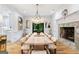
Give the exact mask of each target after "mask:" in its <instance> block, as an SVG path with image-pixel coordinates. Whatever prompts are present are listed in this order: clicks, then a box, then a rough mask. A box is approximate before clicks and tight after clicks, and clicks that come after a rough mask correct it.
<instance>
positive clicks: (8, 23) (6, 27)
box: [0, 5, 23, 42]
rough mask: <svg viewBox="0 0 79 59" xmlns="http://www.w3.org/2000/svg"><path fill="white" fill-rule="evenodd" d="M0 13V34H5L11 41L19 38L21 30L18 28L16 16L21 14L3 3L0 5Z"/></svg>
mask: <svg viewBox="0 0 79 59" xmlns="http://www.w3.org/2000/svg"><path fill="white" fill-rule="evenodd" d="M0 15H1V16H2V19H0V21H1V20H2V22H1V23H0V34H1V35H7V40H10V41H12V42H15V41H17V40H18V39H20V38H21V36H22V33H23V32H22V31H19V30H18V16H21V15H20V14H19V13H18V12H16V11H14V10H11V9H9V8H8V7H7V6H5V5H0ZM21 17H22V16H21ZM10 27H11V28H10Z"/></svg>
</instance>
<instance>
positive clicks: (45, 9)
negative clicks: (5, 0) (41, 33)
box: [7, 4, 72, 16]
mask: <svg viewBox="0 0 79 59" xmlns="http://www.w3.org/2000/svg"><path fill="white" fill-rule="evenodd" d="M7 6H8V7H9V8H13V9H15V10H16V11H18V12H19V13H21V14H22V15H25V16H28V15H29V16H33V15H35V13H36V10H37V9H36V5H35V4H8V5H7ZM71 6H72V4H39V6H38V11H39V15H41V16H43V15H51V14H53V13H54V12H57V11H60V10H63V9H69V8H70V7H71Z"/></svg>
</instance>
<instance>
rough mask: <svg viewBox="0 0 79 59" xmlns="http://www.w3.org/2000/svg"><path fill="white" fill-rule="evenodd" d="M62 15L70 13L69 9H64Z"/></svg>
mask: <svg viewBox="0 0 79 59" xmlns="http://www.w3.org/2000/svg"><path fill="white" fill-rule="evenodd" d="M62 15H63V16H64V18H65V17H66V16H67V15H68V9H64V10H63V11H62Z"/></svg>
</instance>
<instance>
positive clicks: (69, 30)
mask: <svg viewBox="0 0 79 59" xmlns="http://www.w3.org/2000/svg"><path fill="white" fill-rule="evenodd" d="M74 30H75V29H74V27H60V37H62V38H65V39H67V40H70V41H72V42H74Z"/></svg>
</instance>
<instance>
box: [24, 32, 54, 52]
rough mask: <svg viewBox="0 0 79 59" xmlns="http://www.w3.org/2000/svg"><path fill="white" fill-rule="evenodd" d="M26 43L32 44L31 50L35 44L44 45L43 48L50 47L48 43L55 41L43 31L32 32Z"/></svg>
mask: <svg viewBox="0 0 79 59" xmlns="http://www.w3.org/2000/svg"><path fill="white" fill-rule="evenodd" d="M25 44H27V45H29V46H30V49H29V50H31V51H32V49H33V48H34V46H37V47H38V46H43V49H45V48H48V45H49V44H53V41H52V40H50V39H49V38H48V37H47V36H46V35H45V34H44V33H42V34H32V35H31V36H30V37H29V38H28V40H27V41H26V42H25ZM53 45H54V44H53ZM40 48H41V47H40ZM30 53H31V52H30Z"/></svg>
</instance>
